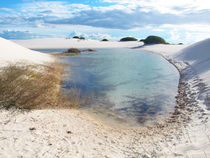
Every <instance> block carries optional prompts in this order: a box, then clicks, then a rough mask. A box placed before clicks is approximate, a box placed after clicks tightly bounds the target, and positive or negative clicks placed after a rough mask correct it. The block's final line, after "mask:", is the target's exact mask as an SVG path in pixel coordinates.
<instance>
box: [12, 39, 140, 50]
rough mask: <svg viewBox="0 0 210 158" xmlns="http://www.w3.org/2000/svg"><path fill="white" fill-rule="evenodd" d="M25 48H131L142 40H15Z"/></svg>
mask: <svg viewBox="0 0 210 158" xmlns="http://www.w3.org/2000/svg"><path fill="white" fill-rule="evenodd" d="M14 42H16V43H18V44H20V45H22V46H24V47H26V48H34V49H37V48H40V49H42V48H72V47H73V48H131V47H136V46H139V45H142V42H138V41H135V42H110V41H108V42H102V41H97V40H90V39H87V40H79V39H64V38H49V39H31V40H15V41H14Z"/></svg>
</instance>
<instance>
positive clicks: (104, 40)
mask: <svg viewBox="0 0 210 158" xmlns="http://www.w3.org/2000/svg"><path fill="white" fill-rule="evenodd" d="M101 41H103V42H106V41H109V40H108V39H102V40H101Z"/></svg>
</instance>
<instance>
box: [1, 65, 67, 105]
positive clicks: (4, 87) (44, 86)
mask: <svg viewBox="0 0 210 158" xmlns="http://www.w3.org/2000/svg"><path fill="white" fill-rule="evenodd" d="M62 71H63V67H62V65H61V64H59V63H55V64H52V65H50V66H49V65H48V66H43V65H42V66H34V65H25V64H21V63H18V64H14V65H9V66H7V67H4V68H2V69H1V70H0V106H1V107H4V108H6V109H9V108H18V109H34V108H36V109H41V108H47V107H55V106H57V105H58V100H59V98H58V96H59V93H60V82H61V77H60V76H61V73H62Z"/></svg>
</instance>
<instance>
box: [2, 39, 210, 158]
mask: <svg viewBox="0 0 210 158" xmlns="http://www.w3.org/2000/svg"><path fill="white" fill-rule="evenodd" d="M2 40H3V39H0V44H1V43H2ZM54 40H55V39H52V40H50V39H48V40H46V43H51V44H52V43H53V41H54ZM63 40H66V39H63ZM34 41H39V40H28V41H25V43H24V41H19V42H20V43H19V44H21V45H24V46H26V47H28V48H35V46H34V45H36V48H43V46H44V44H43V42H44V40H41V41H42V42H41V43H39V42H34ZM58 41H59V40H58ZM15 42H17V43H18V41H15ZM33 42H34V44H33ZM62 42H63V41H61V43H62ZM29 43H30V45H29ZM69 43H71V42H69ZM89 43H90V44H88V42H86V45H85V46H84V47H85V48H96V43H95V42H93V41H92V42H89ZM94 43H95V45H94ZM110 43H112V42H110ZM115 43H116V45H115V47H137V46H139V45H141V44H140V43H136V42H135V43H134V42H130V43H129V45H130V46H128V45H126V43H124V42H118V43H120V44H118V43H117V42H115ZM121 43H124V44H125V45H124V46H122V44H121ZM11 45H12V46H14V49H13V51H12V53H11V51H9V52H10V53H11V54H13V56H15V55H14V51H15V48H17V47H16V46H17V45H16V44H14V43H11V42H9V41H7V46H11ZM32 45H33V46H34V47H32ZM49 45H50V44H49ZM103 45H106V46H100V47H101V48H102V47H104V48H108V47H111V45H112V44H109V43H107V44H103ZM63 46H64V45H60V46H59V44H58V45H57V46H56V48H61V47H63ZM65 46H66V47H63V48H67V46H68V47H69V45H67V44H66V45H65ZM77 46H78V45H74V44H72V45H71V47H77ZM0 47H1V45H0ZM18 47H19V46H18ZM81 47H83V46H80V47H79V48H81ZM97 47H98V46H97ZM19 48H20V47H19ZM22 48H23V47H21V48H20V49H19V50H18V52H21V50H22ZM45 48H49V47H45ZM54 48H55V47H54ZM112 48H113V46H112ZM4 49H5V48H4ZM4 49H1V50H4ZM23 49H24V50H25V48H23ZM135 49H144V50H147V51H152V52H154V53H158V54H160V55H162V56H164V57H165V58H166V59H167V60H169V61H170V62H171V63H173V64H174V65H175V66H176V67H177V68H178V69H179V71H180V73H181V80H180V85H179V95H178V96H177V102H178V104H177V106H176V109H175V112H174V113H173V114H171V117H170V118H167V119H166V120H165V121H163V122H159V123H157V124H156V125H154V126H153V127H139V128H130V129H128V128H119V127H112V126H108V125H106V124H104V123H103V122H101V121H100V120H96V119H95V118H93V117H91V116H90V115H88V114H87V113H85V112H83V111H79V110H75V109H72V110H69V109H67V110H33V111H30V112H20V111H12V110H11V111H6V110H3V109H2V110H0V157H12V158H13V157H62V158H65V157H66V158H99V157H100V158H102V157H104V158H138V157H139V158H142V157H143V158H150V157H164V158H165V157H169V158H171V157H186V158H191V157H195V158H197V157H199V158H206V157H207V158H208V157H210V123H209V119H208V117H209V115H210V113H209V111H208V110H207V107H209V106H210V105H209V102H210V98H209V96H210V93H209V92H210V89H209V88H210V79H209V76H210V62H209V60H210V53H209V50H210V39H207V40H204V41H201V42H199V43H196V44H194V45H190V46H185V45H179V46H177V45H151V46H144V47H140V48H135ZM26 50H28V49H26ZM15 52H17V50H16V51H15ZM22 52H23V51H22ZM2 53H3V52H2V51H1V52H0V55H1V56H3V55H2ZM36 53H37V54H39V53H38V52H36ZM25 54H27V52H25ZM198 54H199V55H198ZM23 55H24V53H23ZM39 55H43V54H39ZM44 56H45V55H43V61H42V62H44V61H45V60H44ZM45 57H46V56H45ZM48 57H49V56H48ZM5 59H6V58H5ZM39 59H42V58H39ZM31 60H32V59H31ZM33 60H34V61H33V62H35V63H36V61H37V60H36V59H33ZM50 60H51V59H50V58H49V59H48V61H49V62H50ZM0 61H2V62H3V58H0Z"/></svg>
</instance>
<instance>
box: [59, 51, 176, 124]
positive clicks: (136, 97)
mask: <svg viewBox="0 0 210 158" xmlns="http://www.w3.org/2000/svg"><path fill="white" fill-rule="evenodd" d="M63 61H64V62H66V63H71V66H70V67H69V68H70V71H71V72H72V73H70V75H69V77H68V78H69V79H70V80H69V81H66V82H64V84H63V88H65V89H71V88H75V87H76V88H77V89H79V91H80V93H81V97H83V96H84V97H87V96H88V95H89V96H91V97H92V99H91V102H90V103H89V104H84V105H81V108H83V109H86V110H88V111H89V112H90V113H93V114H95V115H96V116H101V117H102V118H104V119H105V120H109V121H110V120H114V121H117V122H119V121H120V122H123V123H131V122H132V123H131V124H144V123H146V122H150V123H151V122H154V121H157V120H159V119H162V118H164V117H166V115H168V114H169V112H171V111H172V110H173V108H174V105H175V103H176V102H175V96H176V94H177V89H178V88H177V87H178V81H179V73H178V71H177V70H176V68H175V67H174V66H173V65H171V64H170V63H168V61H166V60H165V59H164V58H162V57H161V56H159V55H155V54H152V53H149V52H145V51H141V50H135V49H97V51H96V52H91V53H83V54H82V55H78V56H73V57H65V59H63ZM72 65H73V66H72Z"/></svg>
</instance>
